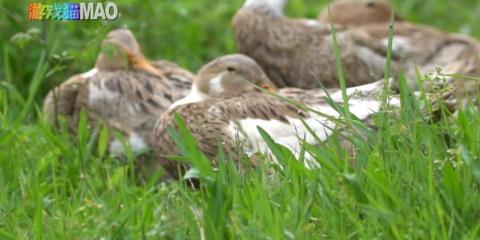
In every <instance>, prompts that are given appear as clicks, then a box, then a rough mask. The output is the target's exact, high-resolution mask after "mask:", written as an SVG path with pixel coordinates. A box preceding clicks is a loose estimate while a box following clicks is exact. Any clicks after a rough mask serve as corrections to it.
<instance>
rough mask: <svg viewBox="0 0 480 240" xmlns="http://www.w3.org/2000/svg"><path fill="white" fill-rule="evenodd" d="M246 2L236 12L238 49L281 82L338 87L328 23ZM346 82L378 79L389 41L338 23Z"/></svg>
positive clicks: (278, 82) (359, 82)
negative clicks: (385, 42) (384, 43)
mask: <svg viewBox="0 0 480 240" xmlns="http://www.w3.org/2000/svg"><path fill="white" fill-rule="evenodd" d="M258 2H259V3H258V4H255V5H253V6H244V7H243V8H242V9H240V10H239V11H238V12H237V13H236V15H235V16H234V18H233V23H232V26H233V34H234V38H235V43H236V47H237V50H238V51H239V52H240V53H243V54H246V55H248V56H250V57H252V58H253V59H255V60H256V61H257V62H258V64H259V65H260V66H261V67H262V68H263V69H264V70H265V72H266V73H267V75H268V76H269V77H270V78H271V79H272V81H274V83H275V84H277V85H278V86H279V87H287V86H290V87H300V88H317V87H319V84H318V81H320V82H322V84H323V85H324V86H326V87H329V88H331V87H338V86H339V81H338V77H337V70H336V67H335V66H336V64H335V55H334V51H333V40H332V35H331V33H330V29H329V26H328V24H318V25H317V24H306V23H305V22H304V21H298V20H295V19H290V18H287V17H284V16H281V15H276V14H274V12H272V11H271V9H269V7H268V5H267V4H264V3H262V2H263V0H258ZM337 40H338V43H339V47H340V49H341V60H342V62H343V65H344V70H345V76H346V80H347V85H348V86H355V85H361V84H365V83H369V82H373V81H376V80H378V79H380V78H382V76H383V69H384V66H385V58H384V56H385V49H386V48H385V47H383V46H382V45H381V44H380V43H379V42H376V41H370V39H369V36H368V35H366V34H364V33H362V32H359V33H357V32H356V31H342V30H341V29H338V32H337Z"/></svg>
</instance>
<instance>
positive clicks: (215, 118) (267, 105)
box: [154, 82, 399, 177]
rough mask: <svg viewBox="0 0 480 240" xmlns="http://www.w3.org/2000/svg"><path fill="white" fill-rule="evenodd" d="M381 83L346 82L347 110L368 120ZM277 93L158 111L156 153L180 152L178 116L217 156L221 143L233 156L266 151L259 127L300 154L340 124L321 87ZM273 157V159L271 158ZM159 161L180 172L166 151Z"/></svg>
mask: <svg viewBox="0 0 480 240" xmlns="http://www.w3.org/2000/svg"><path fill="white" fill-rule="evenodd" d="M382 86H383V82H376V83H372V84H367V85H363V86H359V87H357V88H350V89H349V90H348V91H347V94H348V95H350V100H349V106H350V111H351V112H352V113H353V114H354V115H356V117H358V118H359V119H360V120H366V119H368V118H369V117H370V116H371V115H372V114H374V113H376V112H378V111H379V108H380V101H379V100H378V99H377V97H378V96H377V94H378V93H379V92H380V91H381V89H382ZM329 92H330V96H331V98H332V100H333V101H334V102H336V103H337V104H339V105H340V106H341V105H342V95H341V91H340V90H329ZM277 94H278V96H280V98H279V97H278V96H274V95H270V94H265V93H260V92H246V93H243V94H239V95H224V96H218V97H216V98H211V99H208V100H205V101H201V102H197V103H190V104H185V105H180V106H177V107H175V108H173V109H170V110H169V111H167V112H165V113H164V114H163V115H162V116H161V118H160V120H159V121H158V123H157V126H156V127H155V129H156V130H155V133H154V138H155V140H154V142H155V143H157V144H155V151H156V152H157V155H158V156H172V155H179V154H180V152H179V150H178V148H177V146H176V145H175V143H174V141H173V140H172V138H171V136H170V134H169V131H170V130H171V129H176V116H179V117H180V118H182V119H183V121H184V122H185V126H186V127H187V129H188V130H189V131H190V133H191V134H192V135H193V137H194V138H196V139H197V140H198V147H199V149H200V150H201V151H202V152H203V153H205V154H206V156H207V157H208V158H209V159H211V160H215V159H216V157H217V154H218V147H219V146H220V145H223V149H224V150H225V151H226V152H228V153H230V154H231V155H232V156H234V158H235V156H238V153H239V151H240V152H243V153H245V154H247V155H248V156H253V155H254V154H257V153H261V154H265V155H267V156H270V155H271V152H270V150H269V147H268V146H267V144H266V143H265V141H264V140H263V138H262V136H261V135H260V133H259V131H258V128H262V129H263V130H265V131H266V132H267V133H268V134H269V135H270V136H271V137H272V139H274V141H275V142H276V143H278V144H280V145H282V146H284V147H286V148H288V149H289V150H290V151H291V152H292V153H293V154H295V155H296V156H297V157H298V156H299V155H300V152H301V143H302V141H303V140H305V141H306V142H307V143H308V144H312V145H316V144H321V142H323V141H326V140H327V139H328V138H329V137H330V136H331V135H332V134H333V132H334V131H335V130H339V129H341V128H342V127H344V125H343V124H339V123H338V122H336V121H335V120H338V119H340V118H341V115H340V113H339V112H337V110H335V109H334V108H333V107H332V106H331V105H329V103H328V102H327V100H326V95H327V94H326V92H325V91H324V90H321V89H312V90H303V89H297V88H285V89H280V90H279V91H278V93H277ZM295 103H297V104H301V105H303V106H305V107H306V108H307V109H305V108H304V107H299V105H297V104H295ZM392 104H396V105H399V102H398V101H397V100H395V101H392ZM319 113H320V114H319ZM305 124H307V125H308V126H309V128H311V129H312V131H313V132H314V134H312V132H310V130H308V128H307V127H306V126H305ZM238 147H240V148H241V149H238ZM272 160H273V162H274V163H276V160H275V158H272ZM160 161H161V162H162V164H161V165H162V166H163V167H164V168H166V169H167V172H170V173H173V175H174V176H175V177H178V176H177V175H176V171H177V169H178V162H176V161H170V160H168V159H167V158H165V157H160ZM305 161H306V162H305V165H306V166H307V167H309V168H314V167H318V166H319V164H318V162H317V161H316V160H315V159H314V158H313V157H312V156H310V155H309V154H308V153H307V154H306V157H305Z"/></svg>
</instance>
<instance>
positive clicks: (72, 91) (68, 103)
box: [43, 75, 86, 127]
mask: <svg viewBox="0 0 480 240" xmlns="http://www.w3.org/2000/svg"><path fill="white" fill-rule="evenodd" d="M85 80H86V79H85V78H83V77H81V76H80V75H77V76H73V77H71V78H70V79H68V80H67V81H65V82H64V83H62V84H60V86H57V87H55V88H54V89H52V90H50V92H49V93H48V95H47V97H46V98H45V101H44V103H43V113H44V116H45V120H46V122H48V123H50V124H53V125H55V126H56V127H58V118H59V116H64V117H66V118H71V117H73V114H74V111H75V105H76V104H75V102H76V100H77V96H78V93H79V90H80V87H81V85H82V84H83V83H84V82H85Z"/></svg>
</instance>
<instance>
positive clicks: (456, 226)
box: [0, 0, 480, 240]
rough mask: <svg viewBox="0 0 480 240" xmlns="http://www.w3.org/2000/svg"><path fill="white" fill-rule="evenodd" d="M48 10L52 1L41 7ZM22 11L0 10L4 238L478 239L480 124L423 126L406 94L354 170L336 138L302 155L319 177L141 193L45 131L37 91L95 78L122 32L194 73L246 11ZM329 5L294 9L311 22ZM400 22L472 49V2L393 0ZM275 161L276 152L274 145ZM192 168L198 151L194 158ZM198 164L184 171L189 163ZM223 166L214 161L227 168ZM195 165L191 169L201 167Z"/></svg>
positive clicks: (222, 46)
mask: <svg viewBox="0 0 480 240" xmlns="http://www.w3.org/2000/svg"><path fill="white" fill-rule="evenodd" d="M47 2H50V1H47ZM28 3H29V1H24V0H19V1H14V2H12V1H8V2H7V1H6V0H0V12H1V14H0V45H1V46H2V49H1V57H0V239H163V238H165V239H202V238H203V239H225V238H231V239H324V238H325V239H472V240H473V239H479V238H480V186H479V184H480V159H479V157H480V128H479V127H478V126H480V114H479V113H478V111H476V110H474V109H473V108H467V109H466V110H462V111H460V112H459V113H458V117H456V118H442V120H441V121H439V122H435V123H432V121H430V119H428V118H427V117H426V116H425V115H423V114H421V112H420V110H419V108H420V106H423V105H425V104H426V105H428V103H425V102H422V101H416V100H414V99H412V98H410V97H408V94H406V92H403V95H402V97H403V98H402V100H403V103H404V104H403V107H402V109H401V110H400V111H399V113H398V117H396V118H394V119H393V118H386V119H385V118H379V119H377V120H376V126H378V127H379V131H378V132H368V133H367V136H368V141H357V142H356V146H357V148H358V149H359V151H358V154H357V156H356V161H355V163H354V164H351V159H350V157H348V156H347V155H346V153H345V152H344V151H343V150H342V149H341V148H340V147H339V144H338V141H337V140H336V139H332V140H331V141H329V142H328V143H326V144H325V145H323V146H320V147H315V148H313V147H311V146H306V147H307V148H311V149H310V150H311V151H313V152H315V153H316V156H317V157H318V158H319V159H320V161H321V163H322V169H318V170H308V169H304V168H302V167H299V166H296V165H295V164H293V163H292V162H290V161H288V160H289V159H290V158H289V157H288V154H287V153H285V152H282V151H280V150H279V151H278V152H279V153H278V154H279V158H280V159H285V164H286V167H285V168H283V169H277V170H275V174H271V171H267V170H266V167H260V168H258V169H254V170H250V171H243V170H239V169H237V168H235V167H234V166H233V165H232V163H231V161H229V160H228V157H223V158H221V159H220V162H221V163H223V164H220V165H219V170H218V171H217V172H215V173H211V172H210V170H211V167H210V166H205V167H204V168H202V172H201V173H202V174H203V178H204V184H205V187H204V188H202V189H201V190H197V191H192V190H191V189H189V188H188V187H186V186H184V184H182V183H171V184H157V183H156V182H155V181H151V182H147V183H145V184H138V181H137V177H136V176H135V171H134V169H133V167H132V166H133V164H132V163H131V162H127V163H125V162H121V161H118V160H116V159H114V158H112V157H110V156H109V155H108V154H107V153H106V152H105V145H106V143H105V138H102V137H100V138H98V137H97V136H94V135H93V134H92V133H90V132H89V131H88V130H87V129H86V126H85V124H80V126H79V128H80V129H79V133H80V134H79V135H78V136H71V135H69V134H68V133H67V132H66V131H60V132H57V131H54V130H53V129H52V127H51V126H49V125H48V124H46V123H45V122H44V121H43V120H42V113H41V103H42V100H43V97H44V96H45V94H46V92H47V91H48V90H49V89H50V88H52V86H55V85H56V84H58V83H60V82H62V81H64V80H65V79H66V78H67V77H68V76H70V75H72V74H74V73H79V72H84V71H86V70H88V69H90V68H91V67H92V65H93V63H94V60H95V56H96V54H97V53H98V50H99V43H100V41H101V39H102V38H103V37H104V36H105V33H106V32H108V31H109V30H111V29H113V28H115V27H119V26H127V27H129V28H130V29H131V30H132V31H133V32H134V33H135V34H136V36H137V37H138V39H139V41H140V43H141V45H142V46H143V47H144V50H145V52H146V55H147V56H148V57H149V58H150V59H167V60H172V61H174V62H177V63H179V64H180V65H182V66H184V67H186V68H189V69H191V70H192V71H195V70H196V69H198V68H199V67H200V66H201V65H202V64H203V63H205V62H206V61H208V60H210V59H212V58H214V57H217V56H220V55H223V54H227V53H232V52H234V44H233V41H232V38H231V31H230V19H231V17H232V16H233V14H234V12H235V11H236V9H238V8H239V6H241V4H242V1H241V0H234V1H213V0H202V1H186V0H159V1H154V0H148V1H140V0H123V1H120V2H119V6H120V12H121V14H122V15H121V17H120V19H119V20H116V21H112V22H97V21H85V22H58V21H43V22H29V21H28V20H26V19H27V12H26V9H27V5H28ZM325 3H326V1H320V0H292V1H290V4H289V6H288V11H287V12H288V15H290V16H299V17H300V16H301V17H315V16H316V14H317V12H318V11H319V9H320V8H321V7H322V6H323V5H325ZM394 5H395V7H396V10H397V11H398V12H399V13H401V14H402V15H404V16H405V17H406V18H407V19H409V20H412V21H415V22H419V23H424V24H430V25H433V26H436V27H438V28H441V29H444V30H447V31H454V32H462V33H465V34H470V35H472V36H475V37H477V38H480V28H479V27H478V22H479V21H480V4H478V2H477V0H458V1H451V0H450V1H449V0H422V1H419V0H396V1H394ZM272 148H273V149H274V150H275V149H276V150H278V149H277V146H272ZM190 150H191V152H192V155H195V150H194V149H190ZM195 160H198V159H193V162H194V163H195ZM222 160H223V161H222ZM197 164H198V163H197Z"/></svg>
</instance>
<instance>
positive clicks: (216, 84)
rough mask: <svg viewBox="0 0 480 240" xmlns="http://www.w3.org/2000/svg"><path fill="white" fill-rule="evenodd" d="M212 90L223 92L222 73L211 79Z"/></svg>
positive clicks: (213, 91)
mask: <svg viewBox="0 0 480 240" xmlns="http://www.w3.org/2000/svg"><path fill="white" fill-rule="evenodd" d="M209 87H210V91H209V92H211V93H213V94H219V93H223V92H224V90H223V87H222V74H219V75H217V76H216V77H214V78H212V79H210V81H209Z"/></svg>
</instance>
